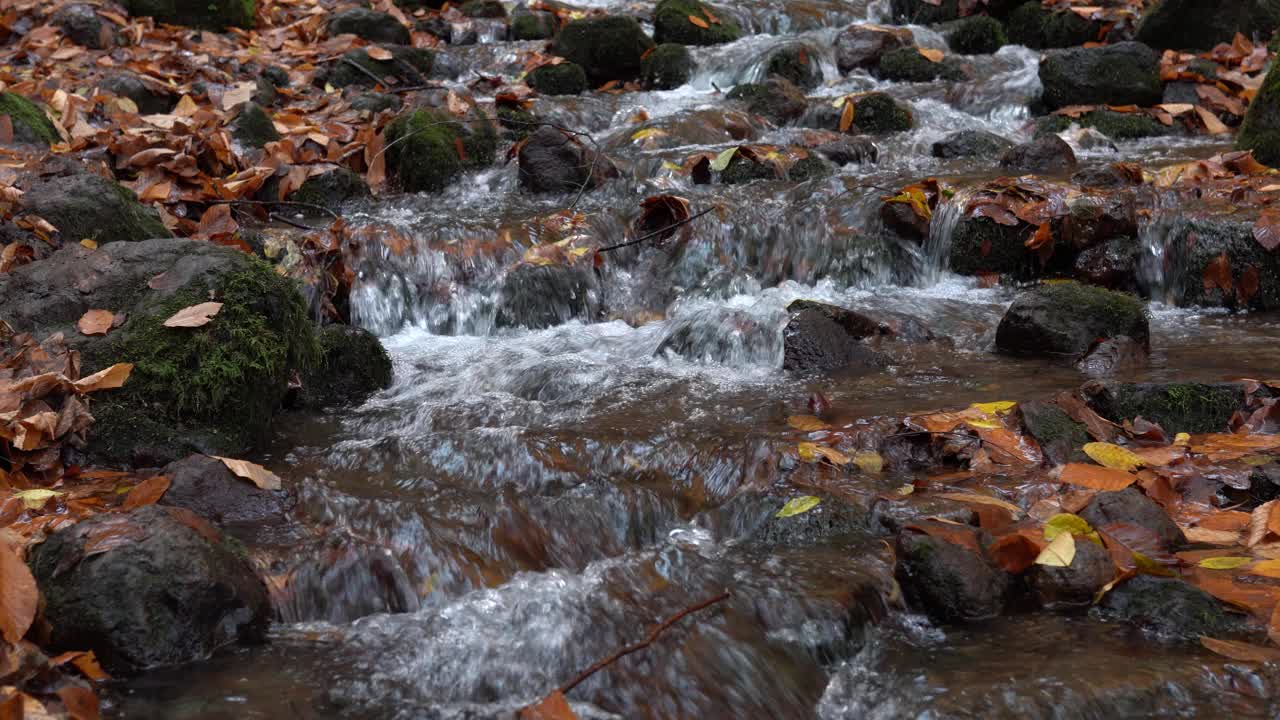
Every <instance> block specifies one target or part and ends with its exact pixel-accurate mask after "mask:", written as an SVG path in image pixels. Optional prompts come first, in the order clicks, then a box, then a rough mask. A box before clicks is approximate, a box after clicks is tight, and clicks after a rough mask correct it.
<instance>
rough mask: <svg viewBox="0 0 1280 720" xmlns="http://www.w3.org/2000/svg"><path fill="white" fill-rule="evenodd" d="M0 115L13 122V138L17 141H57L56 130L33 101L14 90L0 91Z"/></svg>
mask: <svg viewBox="0 0 1280 720" xmlns="http://www.w3.org/2000/svg"><path fill="white" fill-rule="evenodd" d="M0 115H7V116H8V117H9V121H10V122H11V123H12V124H13V139H14V140H17V141H19V142H25V143H31V144H40V145H51V144H53V143H55V142H58V140H59V139H60V138H59V136H58V130H57V128H55V127H54V126H53V122H52V121H50V120H49V117H48V116H47V115H45V114H44V112H42V111H41V110H40V108H39V107H37V106H36V104H35V103H33V102H31V101H30V100H28V99H26V98H25V97H23V96H21V95H19V94H17V93H14V92H0Z"/></svg>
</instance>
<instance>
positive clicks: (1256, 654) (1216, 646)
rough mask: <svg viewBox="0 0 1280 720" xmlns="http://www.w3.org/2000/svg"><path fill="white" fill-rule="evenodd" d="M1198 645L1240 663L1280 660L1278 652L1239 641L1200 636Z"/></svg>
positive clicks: (1279, 651)
mask: <svg viewBox="0 0 1280 720" xmlns="http://www.w3.org/2000/svg"><path fill="white" fill-rule="evenodd" d="M1200 644H1201V645H1203V646H1204V647H1205V648H1206V649H1208V650H1212V651H1213V652H1215V653H1217V654H1219V655H1221V656H1223V657H1227V658H1231V659H1232V660H1238V661H1240V662H1255V663H1265V662H1272V661H1275V660H1280V650H1277V649H1275V648H1269V647H1263V646H1261V645H1252V644H1250V643H1247V642H1240V641H1239V640H1218V639H1216V638H1211V637H1208V636H1206V635H1201V636H1200Z"/></svg>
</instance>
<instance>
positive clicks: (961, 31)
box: [947, 15, 1009, 55]
mask: <svg viewBox="0 0 1280 720" xmlns="http://www.w3.org/2000/svg"><path fill="white" fill-rule="evenodd" d="M947 43H948V44H949V45H950V46H951V50H952V51H953V52H958V53H960V54H961V55H990V54H992V53H994V52H996V51H997V50H999V49H1000V48H1002V47H1004V46H1005V45H1007V44H1008V43H1009V38H1008V37H1007V36H1006V35H1005V32H1004V25H1003V24H1002V23H1001V22H1000V21H999V20H996V19H995V18H992V17H987V16H986V15H976V16H974V17H969V18H965V19H964V20H961V21H960V25H959V26H958V27H956V29H955V30H953V31H952V32H951V34H950V35H948V36H947Z"/></svg>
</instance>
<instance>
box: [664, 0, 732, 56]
mask: <svg viewBox="0 0 1280 720" xmlns="http://www.w3.org/2000/svg"><path fill="white" fill-rule="evenodd" d="M691 18H698V19H699V20H701V21H702V23H701V24H696V23H694V22H693V20H692V19H691ZM703 25H705V27H703ZM740 37H742V29H741V28H739V27H738V24H737V23H736V22H734V21H733V18H731V17H730V16H729V14H728V13H727V12H724V11H720V12H714V11H711V8H710V7H708V6H707V5H705V4H703V3H701V2H698V0H660V1H659V2H658V5H657V7H655V8H654V9H653V40H654V42H657V43H678V44H680V45H719V44H720V43H727V42H733V41H734V40H737V39H738V38H740Z"/></svg>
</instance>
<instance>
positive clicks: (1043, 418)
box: [1018, 400, 1093, 465]
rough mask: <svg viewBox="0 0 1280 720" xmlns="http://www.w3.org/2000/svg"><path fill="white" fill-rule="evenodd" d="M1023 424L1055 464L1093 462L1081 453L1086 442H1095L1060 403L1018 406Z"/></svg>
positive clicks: (1039, 401)
mask: <svg viewBox="0 0 1280 720" xmlns="http://www.w3.org/2000/svg"><path fill="white" fill-rule="evenodd" d="M1018 410H1019V412H1021V413H1022V423H1023V425H1024V426H1026V428H1027V434H1029V435H1030V436H1031V437H1033V438H1035V440H1036V442H1037V443H1039V445H1040V449H1041V450H1043V451H1044V454H1045V457H1047V458H1049V461H1050V462H1052V463H1053V464H1054V465H1063V464H1065V463H1069V462H1089V458H1088V456H1087V455H1085V454H1084V452H1083V451H1081V449H1080V448H1081V447H1083V446H1084V444H1085V443H1088V442H1092V440H1093V438H1092V437H1090V436H1089V431H1088V430H1087V429H1086V428H1085V426H1084V424H1083V423H1078V422H1076V421H1075V420H1072V419H1071V416H1070V415H1067V413H1066V412H1064V411H1063V410H1062V408H1061V407H1059V406H1058V405H1057V403H1052V402H1047V401H1043V400H1032V401H1029V402H1023V403H1018Z"/></svg>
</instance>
